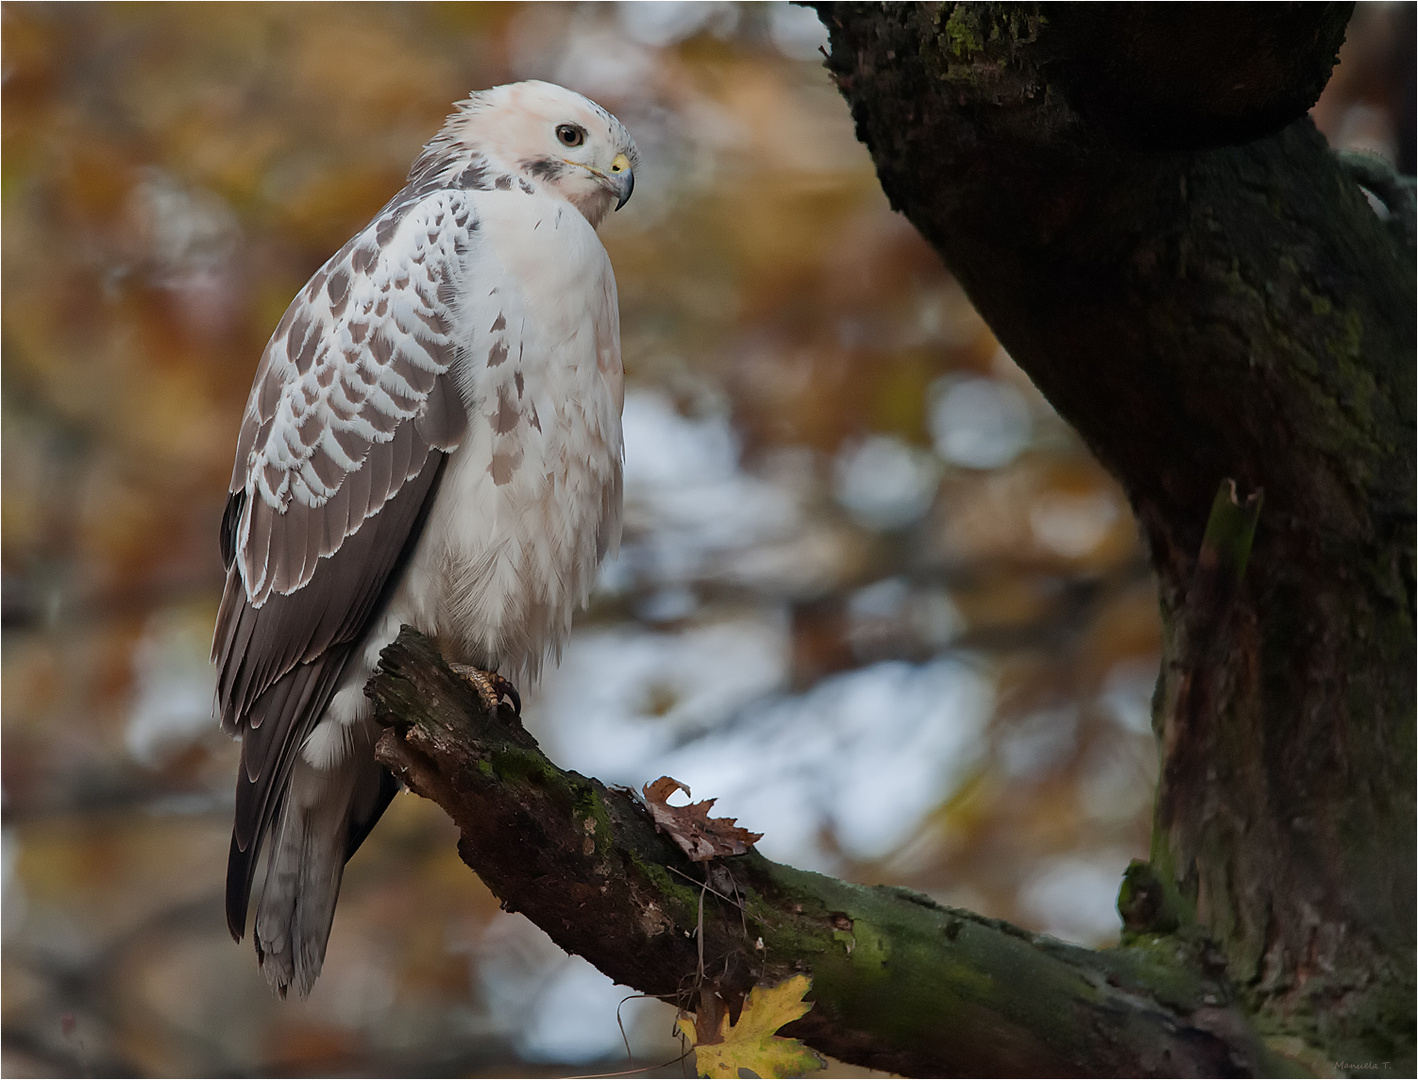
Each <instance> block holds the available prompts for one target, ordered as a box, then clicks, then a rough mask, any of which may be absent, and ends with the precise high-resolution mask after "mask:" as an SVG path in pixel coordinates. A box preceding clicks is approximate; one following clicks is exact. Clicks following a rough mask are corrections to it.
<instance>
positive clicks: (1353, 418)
mask: <svg viewBox="0 0 1418 1080" xmlns="http://www.w3.org/2000/svg"><path fill="white" fill-rule="evenodd" d="M816 6H817V8H818V11H819V14H820V15H821V17H822V19H823V21H824V23H825V24H826V25H827V26H828V28H829V31H830V34H831V41H832V49H831V52H832V58H831V60H830V61H829V65H828V66H829V68H830V70H831V71H832V73H833V76H834V78H835V79H836V81H837V84H838V86H839V88H840V89H841V91H842V93H843V95H844V96H845V97H846V99H847V101H848V103H849V104H850V106H851V108H852V113H853V116H854V118H855V120H856V123H857V132H858V136H859V138H861V140H862V141H863V142H864V143H865V144H866V145H867V146H868V147H869V149H870V150H871V153H872V156H873V158H874V160H875V163H876V166H877V171H878V175H879V176H880V179H881V183H882V187H883V188H884V189H885V191H886V194H887V195H888V197H889V198H890V199H891V202H892V205H893V206H894V207H895V208H896V209H898V210H900V211H901V212H902V213H904V214H905V215H906V216H907V217H908V218H909V219H910V220H911V221H912V223H913V224H914V225H915V226H916V227H917V228H918V229H919V230H920V231H921V233H922V234H923V235H924V236H925V237H926V239H927V240H929V241H930V243H931V244H932V245H933V246H934V247H935V248H936V250H937V251H939V252H940V254H941V256H942V258H943V259H944V261H945V263H946V265H947V266H948V267H949V268H950V270H951V271H952V272H953V273H954V274H955V275H956V276H957V277H958V278H959V280H960V281H961V283H962V284H963V286H964V287H965V289H966V291H967V292H968V294H969V295H970V297H971V299H972V300H973V301H974V303H975V305H976V306H977V308H978V309H979V310H980V312H981V314H982V315H983V316H984V317H985V319H986V320H987V321H988V322H989V324H990V326H991V328H992V329H993V330H994V331H995V333H996V335H997V336H998V337H999V339H1000V341H1001V342H1002V343H1003V345H1004V346H1005V347H1006V348H1007V349H1008V350H1009V352H1010V354H1011V356H1013V358H1014V359H1015V360H1016V361H1017V362H1018V363H1019V365H1020V366H1021V367H1022V368H1023V369H1024V370H1025V371H1026V372H1028V373H1029V375H1030V377H1031V378H1032V379H1033V380H1034V382H1035V383H1036V384H1037V385H1038V387H1039V388H1040V389H1041V390H1042V391H1043V392H1044V394H1045V395H1046V396H1047V397H1048V398H1049V400H1050V401H1051V402H1052V403H1053V404H1054V406H1055V407H1056V408H1057V409H1058V411H1059V412H1060V414H1062V415H1063V416H1064V417H1065V418H1066V419H1067V420H1068V421H1069V422H1070V423H1071V424H1073V425H1074V427H1076V428H1077V429H1078V431H1079V432H1080V433H1081V434H1082V436H1083V437H1084V439H1085V440H1086V441H1087V442H1088V444H1089V446H1090V447H1091V448H1092V449H1093V451H1094V452H1095V453H1096V454H1097V456H1098V457H1099V459H1100V460H1101V461H1102V462H1103V464H1104V465H1105V466H1106V467H1107V468H1108V469H1109V470H1110V471H1111V472H1112V473H1113V474H1114V475H1115V476H1117V477H1118V479H1119V480H1120V481H1121V482H1122V484H1123V486H1124V488H1125V489H1126V491H1127V494H1128V497H1129V499H1130V501H1131V503H1132V507H1133V510H1134V512H1135V514H1136V516H1137V519H1138V521H1139V523H1140V526H1141V528H1142V531H1143V533H1144V535H1145V537H1146V540H1147V542H1148V544H1149V547H1150V551H1151V555H1152V561H1153V565H1154V567H1155V569H1156V573H1157V578H1158V586H1159V591H1160V600H1161V608H1162V617H1163V625H1164V657H1163V666H1162V672H1161V676H1160V679H1159V683H1158V689H1157V694H1156V697H1155V700H1154V726H1155V728H1156V730H1157V734H1158V739H1159V747H1160V752H1161V755H1162V769H1161V781H1160V788H1159V792H1158V799H1157V810H1156V821H1155V830H1154V836H1153V846H1152V859H1151V867H1141V868H1134V870H1135V872H1134V873H1130V876H1129V881H1130V883H1132V884H1135V885H1137V886H1138V888H1137V889H1136V891H1135V894H1134V895H1132V896H1129V895H1128V891H1127V889H1125V895H1124V898H1123V900H1124V907H1125V908H1129V907H1130V909H1131V915H1130V928H1129V929H1130V932H1131V935H1132V940H1134V941H1135V942H1137V943H1139V944H1141V943H1143V942H1145V941H1147V940H1153V941H1156V942H1158V943H1160V942H1162V941H1164V940H1167V939H1168V935H1169V934H1170V935H1172V936H1178V935H1180V936H1186V935H1188V934H1191V933H1199V934H1201V935H1202V936H1204V937H1205V938H1206V939H1207V940H1209V941H1211V942H1213V943H1214V945H1215V947H1216V948H1217V949H1218V950H1219V955H1220V956H1221V958H1222V959H1223V961H1224V968H1225V972H1226V974H1227V976H1228V977H1229V980H1230V982H1231V985H1232V986H1233V987H1234V988H1235V989H1236V992H1237V993H1238V994H1239V995H1240V998H1241V1000H1242V1001H1243V1002H1244V1004H1245V1006H1246V1008H1247V1009H1248V1010H1249V1011H1250V1013H1251V1015H1252V1017H1253V1018H1254V1022H1255V1023H1256V1024H1257V1026H1258V1027H1259V1028H1260V1029H1261V1030H1262V1031H1264V1032H1265V1033H1266V1034H1267V1035H1268V1036H1269V1037H1270V1039H1271V1042H1272V1045H1274V1046H1277V1047H1280V1048H1282V1049H1285V1050H1286V1051H1287V1052H1288V1053H1292V1054H1294V1055H1296V1056H1297V1057H1299V1058H1301V1059H1303V1060H1305V1061H1307V1062H1308V1063H1309V1064H1310V1065H1312V1066H1313V1067H1315V1068H1321V1069H1323V1068H1334V1069H1337V1070H1338V1071H1339V1072H1341V1073H1343V1072H1346V1071H1349V1070H1347V1069H1346V1068H1345V1066H1346V1065H1358V1066H1361V1067H1360V1068H1358V1069H1355V1070H1353V1071H1354V1072H1356V1073H1357V1074H1362V1075H1375V1074H1376V1073H1378V1074H1382V1073H1383V1072H1385V1071H1391V1072H1392V1073H1393V1074H1394V1075H1401V1074H1403V1072H1405V1071H1407V1072H1411V1071H1412V1069H1413V1061H1414V980H1413V955H1414V912H1415V906H1414V876H1415V867H1414V844H1415V835H1414V787H1415V774H1414V707H1415V702H1414V663H1413V657H1414V647H1415V638H1414V452H1413V448H1414V399H1415V384H1414V347H1415V342H1414V324H1415V315H1414V284H1415V282H1414V262H1413V251H1412V247H1411V244H1412V239H1411V238H1412V202H1411V198H1412V195H1411V192H1412V187H1411V184H1409V185H1404V184H1403V183H1402V182H1399V181H1395V182H1393V183H1388V182H1387V178H1385V177H1384V176H1383V170H1382V169H1381V168H1371V167H1370V166H1371V165H1372V163H1354V162H1345V161H1343V160H1341V159H1340V158H1338V157H1336V155H1334V154H1333V153H1331V151H1330V150H1329V147H1328V146H1327V144H1326V143H1325V140H1324V139H1323V137H1322V136H1320V135H1319V134H1318V133H1317V132H1316V131H1315V129H1314V127H1313V125H1312V124H1311V123H1310V121H1309V120H1308V118H1307V117H1306V116H1305V115H1304V113H1305V110H1306V109H1307V108H1308V106H1309V105H1310V104H1311V103H1312V102H1313V101H1314V99H1315V98H1316V97H1317V96H1318V93H1319V90H1320V88H1321V87H1322V86H1323V84H1324V82H1325V80H1326V79H1327V78H1328V74H1329V71H1330V68H1331V67H1332V65H1333V62H1334V57H1335V53H1336V51H1337V48H1338V45H1339V44H1340V42H1341V41H1342V34H1343V27H1344V24H1345V22H1346V21H1347V19H1348V15H1349V11H1350V6H1349V5H1345V4H1270V5H1250V4H1238V5H1162V4H1135V5H1093V4H1070V5H1059V4H1056V5H1028V4H922V5H917V4H885V5H881V4H821V5H816ZM1359 182H1362V183H1363V184H1364V185H1365V187H1367V188H1368V190H1369V191H1370V192H1372V193H1373V194H1374V195H1375V196H1377V198H1378V200H1387V203H1388V205H1387V206H1383V205H1377V206H1376V205H1371V202H1370V200H1369V198H1367V197H1366V195H1365V192H1364V190H1361V187H1360V186H1359ZM1226 481H1234V486H1235V498H1234V500H1233V499H1232V498H1231V488H1230V485H1228V484H1225V482H1226ZM1218 485H1221V486H1222V489H1223V493H1224V495H1225V497H1224V498H1222V499H1219V500H1216V506H1215V507H1214V508H1213V501H1214V497H1215V496H1216V494H1217V490H1218ZM1262 491H1263V493H1264V494H1263V508H1262V507H1261V506H1260V505H1259V499H1257V500H1256V501H1254V502H1249V503H1248V498H1249V497H1251V496H1255V495H1258V493H1260V492H1262ZM1228 507H1229V509H1228ZM1213 510H1214V512H1213ZM1208 523H1210V525H1208ZM1252 530H1253V531H1252ZM1159 912H1164V913H1165V918H1163V917H1162V916H1159V914H1158V913H1159ZM1159 918H1160V919H1161V920H1162V921H1161V922H1156V921H1155V920H1157V919H1159ZM1164 931H1165V933H1164ZM1385 1064H1386V1067H1385V1068H1379V1069H1375V1068H1374V1067H1373V1066H1376V1065H1385Z"/></svg>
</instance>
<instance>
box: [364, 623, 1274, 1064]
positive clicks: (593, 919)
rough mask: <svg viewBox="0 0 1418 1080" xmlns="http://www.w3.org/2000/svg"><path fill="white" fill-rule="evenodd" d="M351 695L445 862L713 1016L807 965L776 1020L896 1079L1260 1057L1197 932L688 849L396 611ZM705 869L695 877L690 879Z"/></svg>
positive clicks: (605, 959)
mask: <svg viewBox="0 0 1418 1080" xmlns="http://www.w3.org/2000/svg"><path fill="white" fill-rule="evenodd" d="M368 692H369V694H370V697H371V698H372V699H373V701H374V704H375V709H376V713H377V715H378V717H379V718H380V720H381V722H382V723H384V724H385V725H387V730H386V731H385V732H384V734H383V736H382V737H381V739H380V743H379V748H378V754H379V757H380V760H382V761H383V762H385V764H387V765H389V766H390V767H391V768H392V769H393V770H394V771H395V773H396V774H397V775H398V776H399V777H400V778H401V779H402V780H403V781H404V782H405V783H406V784H407V785H408V786H409V787H410V788H411V789H412V790H414V791H415V792H417V793H418V794H420V795H423V796H425V797H426V798H429V799H432V800H433V801H435V802H437V803H438V804H439V805H440V806H442V807H443V808H444V809H445V810H447V811H448V813H449V814H450V815H451V816H452V818H453V820H454V821H455V822H456V824H457V825H458V827H459V829H460V830H461V832H462V838H461V840H460V842H459V845H458V850H459V853H460V854H461V855H462V857H463V860H464V861H465V862H466V863H467V864H468V865H469V866H470V867H472V868H473V869H474V870H475V871H477V873H478V875H479V876H480V877H481V878H482V879H483V881H484V882H485V883H486V884H487V885H488V887H489V888H491V889H492V890H493V892H494V893H496V894H497V896H498V897H499V898H500V899H501V900H502V903H503V906H504V907H505V908H506V909H508V910H513V911H521V912H523V913H524V914H525V915H527V917H528V918H530V919H531V920H532V921H533V922H535V923H536V924H537V925H538V926H540V927H541V928H542V929H543V930H545V931H546V932H547V933H548V934H549V935H551V937H552V939H553V940H554V941H556V943H557V944H558V945H560V946H561V947H562V948H564V949H566V950H567V951H568V952H573V953H579V954H580V955H582V956H584V957H586V958H587V959H588V960H590V961H591V963H593V964H594V965H595V966H596V967H598V968H600V969H601V970H602V971H604V972H605V973H606V974H608V975H610V976H611V977H612V978H614V979H615V980H616V981H618V982H620V983H623V984H625V985H627V986H631V987H634V988H636V989H637V990H640V991H642V992H644V993H647V994H652V995H656V996H660V997H664V998H666V999H668V1000H671V1001H676V1002H678V1003H680V1004H682V1005H686V1006H688V1007H691V1008H696V1007H698V1006H699V1004H700V1002H701V1000H702V999H701V998H700V996H699V995H700V992H701V991H702V990H705V989H707V990H709V991H712V992H716V993H717V994H718V995H719V996H720V997H721V998H722V999H724V1000H725V1001H726V1002H727V1003H728V1007H729V1009H730V1011H731V1014H732V1012H733V1011H734V1010H736V1008H737V1007H738V1004H739V1003H740V1002H741V1001H742V997H743V994H744V993H745V992H746V991H747V990H748V988H749V987H750V986H752V985H753V984H754V983H777V982H779V981H781V980H782V979H784V978H787V977H788V976H790V975H793V974H795V973H798V972H806V973H807V974H809V975H810V976H811V977H812V990H811V993H810V995H809V996H810V997H811V998H812V1000H813V1001H814V1006H813V1009H812V1011H811V1012H809V1013H808V1014H807V1015H806V1016H805V1017H804V1018H803V1019H802V1020H800V1021H798V1022H796V1023H795V1024H793V1025H790V1026H789V1027H788V1028H785V1029H783V1032H782V1034H785V1035H790V1036H795V1037H797V1038H801V1039H803V1040H805V1041H806V1042H807V1043H808V1044H809V1045H811V1046H813V1047H815V1048H817V1049H819V1050H821V1051H823V1052H825V1053H828V1054H832V1055H834V1056H836V1057H839V1058H842V1059H844V1060H847V1061H852V1062H856V1063H858V1064H862V1065H869V1066H872V1067H874V1068H879V1069H886V1070H890V1071H892V1072H899V1073H904V1074H906V1075H913V1076H986V1075H1004V1076H1083V1075H1102V1076H1107V1075H1117V1076H1215V1075H1254V1074H1255V1073H1257V1072H1273V1071H1275V1070H1276V1069H1277V1068H1279V1067H1280V1065H1281V1062H1280V1061H1279V1059H1277V1058H1276V1057H1275V1056H1274V1055H1273V1054H1272V1053H1271V1052H1270V1051H1269V1050H1268V1049H1267V1048H1266V1047H1265V1046H1264V1045H1263V1043H1262V1042H1261V1041H1260V1040H1259V1038H1258V1037H1257V1036H1256V1035H1255V1033H1254V1032H1253V1030H1252V1029H1251V1028H1250V1026H1249V1025H1248V1023H1247V1021H1246V1019H1245V1017H1244V1015H1243V1013H1242V1012H1241V1011H1240V1010H1238V1009H1237V1008H1236V1007H1235V1004H1234V1002H1233V1000H1232V998H1231V997H1230V991H1229V990H1228V988H1227V987H1226V984H1225V981H1224V980H1220V979H1217V978H1216V977H1215V966H1214V965H1213V966H1212V969H1211V970H1210V971H1208V967H1207V962H1206V959H1205V956H1204V950H1205V945H1204V943H1201V942H1181V943H1180V944H1178V945H1177V946H1174V947H1169V950H1168V951H1169V952H1172V951H1175V950H1176V948H1180V949H1182V950H1183V951H1186V952H1188V953H1189V954H1190V953H1192V952H1194V951H1195V950H1197V949H1200V950H1202V952H1197V953H1196V963H1195V964H1194V965H1177V964H1175V963H1173V962H1172V961H1171V960H1170V959H1169V958H1168V957H1166V956H1164V955H1163V953H1162V952H1161V951H1159V950H1157V949H1156V948H1153V947H1151V946H1147V947H1140V948H1119V949H1110V950H1104V951H1101V952H1093V951H1090V950H1088V949H1082V948H1078V947H1076V946H1072V945H1067V944H1064V943H1063V942H1059V941H1055V940H1053V939H1051V938H1048V937H1045V936H1043V935H1037V934H1030V933H1028V932H1026V931H1024V930H1021V929H1019V928H1017V927H1014V926H1010V925H1009V924H1007V923H1004V922H1000V921H998V920H994V919H986V918H983V917H981V916H979V915H975V914H973V913H971V912H968V911H961V910H958V909H954V908H946V907H942V906H941V905H939V904H936V903H935V902H934V901H932V900H931V899H930V898H929V897H926V896H922V895H921V894H919V893H913V892H910V891H908V890H905V889H896V888H890V887H876V888H867V887H865V886H861V885H854V884H850V883H848V882H844V881H838V880H835V879H833V878H829V877H824V876H823V875H821V874H813V873H807V872H805V871H802V870H795V869H793V868H792V867H789V866H783V865H781V864H778V863H774V862H771V861H769V860H767V859H765V858H763V857H762V856H760V855H758V854H757V853H756V852H750V853H749V854H748V855H742V856H738V857H735V858H730V859H723V860H717V861H715V862H713V863H712V864H704V863H691V862H690V861H689V860H688V859H687V858H686V857H685V856H684V855H683V853H681V851H680V850H679V848H677V847H676V846H675V845H674V844H673V843H671V842H670V841H669V840H668V839H667V838H665V837H664V836H662V835H660V834H659V833H657V832H656V830H655V826H654V824H653V823H652V822H651V820H650V816H649V814H648V812H647V811H646V810H645V808H644V806H643V805H642V804H641V803H640V801H639V800H638V799H637V798H636V797H635V796H634V795H633V794H632V793H631V792H629V791H626V790H624V789H610V788H607V787H605V785H603V784H601V783H599V782H598V781H596V780H593V779H588V778H586V777H584V776H580V775H578V774H576V773H572V772H563V771H562V770H560V769H558V768H557V767H556V766H555V765H553V764H552V763H551V762H550V761H548V760H547V758H546V757H545V756H544V755H543V754H542V753H541V751H540V750H538V749H537V745H536V741H535V740H534V739H533V738H532V737H531V736H530V735H528V734H527V732H526V731H525V730H524V729H523V728H522V727H521V725H520V724H519V723H518V722H517V720H516V718H515V717H513V715H512V713H511V710H510V709H508V708H506V707H505V706H504V707H503V708H502V709H500V710H499V711H498V712H497V713H495V714H494V713H489V712H488V711H487V709H486V708H485V706H483V704H482V703H481V701H480V700H479V699H478V697H477V695H476V694H475V693H474V692H473V691H472V689H471V688H470V687H469V686H468V684H467V683H466V682H464V681H463V680H462V679H460V678H458V677H457V676H456V675H454V674H453V672H452V671H450V670H449V668H448V667H447V665H446V664H444V662H443V661H442V659H441V658H440V657H439V655H438V653H437V652H436V650H435V649H434V647H433V645H432V644H431V643H430V642H429V641H428V639H426V638H424V637H422V636H421V635H419V634H417V633H415V632H414V631H412V630H409V629H407V628H406V629H405V630H404V631H403V632H402V633H401V634H400V636H399V639H398V640H397V641H396V642H395V643H394V644H393V645H391V646H389V648H388V649H386V650H385V652H384V655H383V657H382V660H381V664H380V672H379V674H378V676H377V677H376V678H375V679H374V680H373V681H372V682H371V684H370V687H369V691H368ZM705 884H708V885H709V888H707V889H706V888H705V887H704V885H705Z"/></svg>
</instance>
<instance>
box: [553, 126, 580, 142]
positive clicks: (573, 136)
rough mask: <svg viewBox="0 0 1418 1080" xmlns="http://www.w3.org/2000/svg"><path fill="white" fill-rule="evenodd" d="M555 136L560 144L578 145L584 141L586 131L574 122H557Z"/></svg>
mask: <svg viewBox="0 0 1418 1080" xmlns="http://www.w3.org/2000/svg"><path fill="white" fill-rule="evenodd" d="M556 137H557V138H558V139H560V140H561V145H562V146H580V145H581V144H582V143H583V142H585V141H586V131H585V129H584V128H579V127H577V126H576V125H575V124H558V125H557V126H556Z"/></svg>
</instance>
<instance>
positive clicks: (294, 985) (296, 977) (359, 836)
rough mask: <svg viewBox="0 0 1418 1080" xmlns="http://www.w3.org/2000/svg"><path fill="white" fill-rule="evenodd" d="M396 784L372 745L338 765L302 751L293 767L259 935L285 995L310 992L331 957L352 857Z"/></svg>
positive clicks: (270, 978) (269, 973)
mask: <svg viewBox="0 0 1418 1080" xmlns="http://www.w3.org/2000/svg"><path fill="white" fill-rule="evenodd" d="M396 787H397V785H396V784H395V782H394V780H393V777H392V776H390V774H389V772H388V771H387V770H386V769H384V768H383V767H382V766H381V765H379V764H378V763H376V762H375V761H374V757H373V754H372V753H371V752H370V750H369V749H368V748H366V749H365V752H364V753H362V754H358V753H357V754H353V755H351V756H350V758H349V759H346V760H345V761H344V762H342V763H340V765H339V766H338V767H336V768H334V769H331V770H325V769H317V768H315V767H314V766H312V765H311V764H310V763H309V762H307V761H306V760H305V759H304V758H303V757H302V758H299V759H298V760H297V761H296V763H295V765H294V767H293V769H292V771H291V778H290V786H289V788H288V789H287V790H286V796H285V800H284V805H283V806H282V809H281V814H280V820H279V822H278V824H277V826H276V828H275V829H274V830H273V832H272V835H271V837H270V840H269V844H270V856H269V862H268V863H267V867H266V881H265V885H264V886H263V888H262V890H261V899H260V901H259V902H258V903H257V906H256V921H255V925H254V927H253V935H252V936H253V938H254V939H255V943H256V955H257V958H258V959H259V961H260V964H261V970H262V971H263V972H264V973H265V976H266V981H267V982H269V983H270V984H271V988H272V989H273V990H275V991H276V992H277V993H278V994H280V995H281V997H285V996H286V993H287V992H288V991H289V990H291V989H294V990H295V992H296V994H297V995H298V996H300V997H302V998H303V997H306V996H307V995H308V994H309V993H310V988H311V987H312V986H314V984H315V979H316V977H317V976H318V975H319V974H320V967H321V965H322V964H323V963H324V962H325V944H326V942H327V941H328V940H329V937H330V925H331V923H332V922H333V921H334V918H335V901H336V900H337V899H338V898H339V895H340V879H341V878H342V877H343V875H344V868H345V860H346V859H348V858H349V856H350V855H352V854H354V850H355V848H357V847H358V846H359V843H360V841H362V840H363V839H364V837H365V835H366V834H367V833H368V832H369V829H370V828H371V827H372V826H373V824H374V820H376V819H377V818H378V817H379V815H380V814H381V813H383V811H384V808H385V806H387V805H388V803H389V799H390V797H392V795H393V793H394V791H395V790H396Z"/></svg>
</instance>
